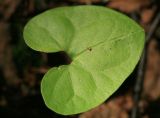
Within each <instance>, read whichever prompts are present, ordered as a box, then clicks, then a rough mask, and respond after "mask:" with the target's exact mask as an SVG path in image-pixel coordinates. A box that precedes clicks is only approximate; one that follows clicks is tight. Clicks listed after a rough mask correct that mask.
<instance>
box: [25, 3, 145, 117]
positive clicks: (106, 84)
mask: <svg viewBox="0 0 160 118" xmlns="http://www.w3.org/2000/svg"><path fill="white" fill-rule="evenodd" d="M24 38H25V42H26V43H27V44H28V46H29V47H31V48H33V49H34V50H37V51H43V52H58V51H65V52H66V53H67V54H68V56H69V57H70V58H71V59H72V62H71V63H70V64H69V65H62V66H59V67H53V68H52V69H50V70H49V71H48V72H47V73H46V74H45V76H44V77H43V80H42V84H41V92H42V95H43V99H44V101H45V104H46V105H47V106H48V107H49V108H50V109H52V110H54V111H55V112H57V113H59V114H63V115H69V114H76V113H81V112H84V111H87V110H89V109H91V108H93V107H96V106H97V105H99V104H101V103H103V102H104V101H105V100H106V99H107V98H108V97H110V96H111V95H112V94H113V93H114V92H115V91H116V90H117V89H118V87H119V86H120V85H121V84H122V83H123V82H124V80H125V79H126V78H127V77H128V76H129V74H130V73H131V72H132V71H133V69H134V68H135V66H136V64H137V62H138V60H139V58H140V55H141V53H142V50H143V46H144V31H143V29H142V28H141V27H140V26H138V25H137V24H136V23H135V22H134V21H133V20H131V19H130V18H128V17H127V16H125V15H123V14H120V13H118V12H116V11H113V10H111V9H108V8H105V7H98V6H75V7H60V8H55V9H52V10H48V11H46V12H44V13H41V14H40V15H38V16H36V17H34V18H33V19H31V20H30V21H29V23H28V24H27V25H26V27H25V29H24Z"/></svg>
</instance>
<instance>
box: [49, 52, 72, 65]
mask: <svg viewBox="0 0 160 118" xmlns="http://www.w3.org/2000/svg"><path fill="white" fill-rule="evenodd" d="M47 56H48V62H47V65H48V66H50V67H58V66H60V65H69V64H70V63H71V62H72V59H71V58H70V57H69V56H68V54H67V53H66V52H64V51H61V52H56V53H48V54H47Z"/></svg>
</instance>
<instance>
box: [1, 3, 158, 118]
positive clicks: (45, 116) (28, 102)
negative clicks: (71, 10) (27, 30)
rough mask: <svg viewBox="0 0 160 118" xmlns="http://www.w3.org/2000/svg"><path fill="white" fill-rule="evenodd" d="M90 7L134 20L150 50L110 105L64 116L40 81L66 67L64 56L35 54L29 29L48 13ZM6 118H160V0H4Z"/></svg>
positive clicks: (3, 96) (3, 106)
mask: <svg viewBox="0 0 160 118" xmlns="http://www.w3.org/2000/svg"><path fill="white" fill-rule="evenodd" d="M86 4H89V5H98V6H105V7H109V8H112V9H115V10H117V11H119V12H122V13H124V14H126V15H128V16H129V17H131V18H132V19H134V20H135V21H136V22H137V23H138V24H140V25H141V26H142V27H143V28H144V30H145V31H146V47H145V50H144V55H142V59H141V60H140V62H139V64H138V65H137V67H136V68H135V70H134V71H133V73H132V74H131V75H130V76H129V77H128V78H127V79H126V81H125V82H124V83H123V84H122V86H121V87H120V88H119V89H118V90H117V91H116V92H115V93H114V94H113V95H112V96H111V97H110V98H109V99H108V100H107V101H106V102H105V103H103V104H102V105H100V106H98V107H96V108H94V109H92V110H90V111H88V112H85V113H82V114H77V115H72V116H62V115H58V114H56V113H55V112H53V111H50V110H49V109H48V108H47V107H46V106H45V104H44V102H43V100H42V96H41V93H40V82H41V79H42V77H43V75H44V74H45V73H46V72H47V70H48V69H49V68H50V67H53V66H59V65H61V64H64V63H65V58H64V55H63V54H62V53H52V54H46V53H40V52H36V51H34V50H31V49H30V48H29V47H27V46H26V44H25V43H24V40H23V36H22V34H23V28H24V25H25V24H26V22H27V21H28V20H30V19H31V18H32V17H33V16H35V15H37V14H39V13H41V12H43V11H45V10H47V9H51V8H56V7H60V6H73V5H74V6H75V5H86ZM62 97H65V96H62ZM0 118H160V0H110V1H108V0H0Z"/></svg>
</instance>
